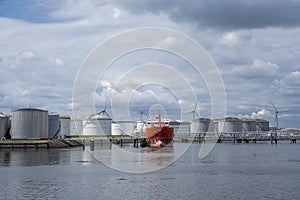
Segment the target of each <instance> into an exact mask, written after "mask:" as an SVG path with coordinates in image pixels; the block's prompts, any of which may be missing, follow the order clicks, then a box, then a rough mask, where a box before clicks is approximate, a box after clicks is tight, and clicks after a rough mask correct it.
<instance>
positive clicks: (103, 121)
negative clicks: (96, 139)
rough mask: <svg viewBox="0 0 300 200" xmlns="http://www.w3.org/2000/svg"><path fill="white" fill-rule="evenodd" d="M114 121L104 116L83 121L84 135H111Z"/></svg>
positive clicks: (95, 116)
mask: <svg viewBox="0 0 300 200" xmlns="http://www.w3.org/2000/svg"><path fill="white" fill-rule="evenodd" d="M111 123H112V119H111V118H109V117H106V116H102V115H99V114H97V115H94V116H92V117H89V118H87V119H85V120H84V121H83V127H82V128H83V132H82V134H83V135H111Z"/></svg>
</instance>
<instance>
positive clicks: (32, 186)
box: [0, 143, 300, 200]
mask: <svg viewBox="0 0 300 200" xmlns="http://www.w3.org/2000/svg"><path fill="white" fill-rule="evenodd" d="M200 146H201V144H192V145H191V147H190V148H189V149H188V150H187V151H186V152H185V153H184V155H183V156H181V157H180V158H179V159H178V160H177V161H176V162H174V163H172V164H170V165H168V167H164V168H163V169H161V170H158V171H155V172H153V173H142V174H132V173H122V172H120V171H117V170H113V169H111V168H109V167H106V166H105V165H103V164H102V163H101V162H98V161H97V160H95V159H94V158H93V157H92V154H95V155H100V154H102V158H105V159H107V160H108V161H107V162H108V163H109V162H111V163H122V164H123V165H125V166H135V165H137V166H140V167H145V166H148V167H149V166H151V165H153V166H156V167H157V166H159V165H164V164H165V163H168V161H170V160H172V159H173V158H174V154H176V151H178V150H177V149H180V148H181V149H183V146H181V144H176V143H175V144H174V147H173V148H170V149H167V148H166V149H157V150H154V151H153V149H152V150H149V149H147V148H144V149H141V148H139V149H136V148H133V147H132V146H124V147H123V148H119V146H112V148H111V149H110V148H109V146H106V147H101V148H98V147H97V148H95V149H96V150H95V151H94V152H89V151H87V150H85V151H82V149H81V148H75V149H49V150H47V149H38V150H35V149H14V150H11V149H0V177H1V184H0V194H1V195H0V199H123V200H127V199H128V200H129V199H143V200H148V199H149V200H150V199H154V198H155V199H174V200H179V199H180V200H181V199H195V200H198V199H300V190H299V184H300V153H299V152H300V144H298V143H297V144H278V145H270V144H258V143H257V144H236V145H233V144H226V143H223V144H217V145H216V146H215V148H214V149H213V151H212V152H211V153H210V154H209V155H208V156H207V157H205V158H204V159H199V157H198V155H199V154H198V152H199V148H200ZM86 149H88V148H86ZM122 151H125V152H126V153H128V152H131V153H132V154H133V155H135V156H127V157H122V156H120V155H123V154H122V153H124V152H122ZM117 152H122V153H120V154H119V156H118V155H117V154H118V153H117ZM135 152H140V153H143V154H142V156H140V157H137V156H136V155H140V154H135ZM112 155H113V156H112Z"/></svg>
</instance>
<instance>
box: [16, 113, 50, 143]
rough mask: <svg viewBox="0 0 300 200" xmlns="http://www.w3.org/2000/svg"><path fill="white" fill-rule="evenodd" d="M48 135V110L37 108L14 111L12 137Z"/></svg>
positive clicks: (23, 137)
mask: <svg viewBox="0 0 300 200" xmlns="http://www.w3.org/2000/svg"><path fill="white" fill-rule="evenodd" d="M48 137H49V135H48V111H46V110H40V109H35V108H24V109H19V110H14V111H12V116H11V138H12V139H40V138H48Z"/></svg>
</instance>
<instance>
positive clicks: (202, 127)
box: [191, 118, 211, 133]
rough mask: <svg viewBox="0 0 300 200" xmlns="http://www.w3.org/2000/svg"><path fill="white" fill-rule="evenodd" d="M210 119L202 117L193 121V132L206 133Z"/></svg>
mask: <svg viewBox="0 0 300 200" xmlns="http://www.w3.org/2000/svg"><path fill="white" fill-rule="evenodd" d="M210 121H211V120H210V119H207V118H200V119H195V120H193V121H192V122H191V133H205V132H207V131H208V128H209V125H210Z"/></svg>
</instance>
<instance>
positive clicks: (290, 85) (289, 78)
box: [273, 71, 300, 97]
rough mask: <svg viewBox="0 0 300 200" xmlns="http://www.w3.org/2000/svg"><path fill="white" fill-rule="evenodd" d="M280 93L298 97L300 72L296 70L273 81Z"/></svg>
mask: <svg viewBox="0 0 300 200" xmlns="http://www.w3.org/2000/svg"><path fill="white" fill-rule="evenodd" d="M273 86H274V87H276V88H277V89H278V91H279V93H280V94H282V95H288V96H296V97H298V95H299V91H300V72H299V71H294V72H291V73H289V74H287V75H285V76H283V77H282V78H281V79H276V80H275V81H274V82H273Z"/></svg>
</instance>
